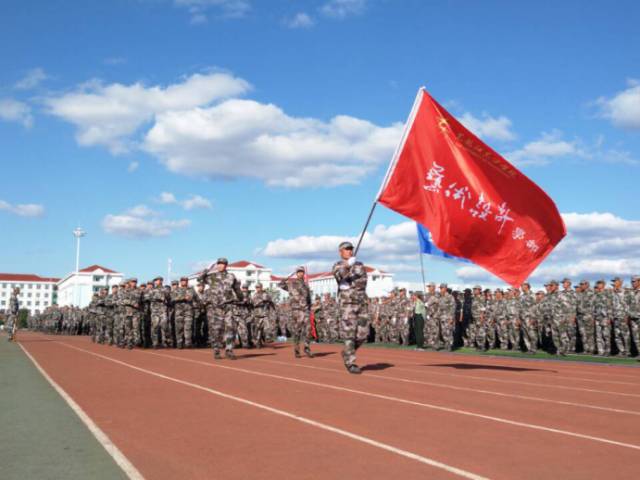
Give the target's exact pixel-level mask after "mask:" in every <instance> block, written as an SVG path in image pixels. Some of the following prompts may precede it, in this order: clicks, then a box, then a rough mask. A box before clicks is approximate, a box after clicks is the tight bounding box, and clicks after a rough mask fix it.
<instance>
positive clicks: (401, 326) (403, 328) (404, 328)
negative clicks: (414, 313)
mask: <svg viewBox="0 0 640 480" xmlns="http://www.w3.org/2000/svg"><path fill="white" fill-rule="evenodd" d="M410 332H411V326H410V325H409V319H408V318H401V319H400V320H399V321H398V336H399V337H400V338H399V340H400V341H401V342H402V345H405V346H406V345H409V335H410Z"/></svg>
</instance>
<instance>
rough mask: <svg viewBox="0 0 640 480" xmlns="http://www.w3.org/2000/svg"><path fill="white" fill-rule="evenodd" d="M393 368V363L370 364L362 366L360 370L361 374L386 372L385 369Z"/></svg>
mask: <svg viewBox="0 0 640 480" xmlns="http://www.w3.org/2000/svg"><path fill="white" fill-rule="evenodd" d="M391 367H395V365H394V364H393V363H372V364H371V365H363V366H362V367H361V370H362V371H363V372H366V371H372V372H375V371H378V370H386V369H387V368H391Z"/></svg>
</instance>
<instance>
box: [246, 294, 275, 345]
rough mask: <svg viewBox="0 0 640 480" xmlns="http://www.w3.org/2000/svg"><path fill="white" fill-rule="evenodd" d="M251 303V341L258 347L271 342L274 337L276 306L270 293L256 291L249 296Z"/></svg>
mask: <svg viewBox="0 0 640 480" xmlns="http://www.w3.org/2000/svg"><path fill="white" fill-rule="evenodd" d="M251 303H252V305H253V332H252V333H253V335H252V336H253V341H254V342H255V343H256V346H257V347H258V348H260V347H262V345H263V344H264V343H265V342H267V343H268V342H273V340H274V337H275V321H274V320H275V318H274V317H275V314H276V308H275V305H274V304H273V300H272V298H271V295H269V293H267V292H265V291H261V292H260V291H257V290H256V292H255V293H254V294H253V296H252V297H251Z"/></svg>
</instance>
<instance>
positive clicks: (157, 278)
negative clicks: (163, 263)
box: [153, 275, 164, 282]
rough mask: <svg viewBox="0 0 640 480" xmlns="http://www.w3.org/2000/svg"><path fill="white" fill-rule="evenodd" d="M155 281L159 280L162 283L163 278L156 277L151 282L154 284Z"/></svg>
mask: <svg viewBox="0 0 640 480" xmlns="http://www.w3.org/2000/svg"><path fill="white" fill-rule="evenodd" d="M156 280H160V281H163V280H164V278H162V277H161V276H160V275H158V276H157V277H156V278H154V279H153V281H154V282H155V281H156Z"/></svg>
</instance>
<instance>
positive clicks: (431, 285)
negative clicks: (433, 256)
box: [427, 282, 436, 287]
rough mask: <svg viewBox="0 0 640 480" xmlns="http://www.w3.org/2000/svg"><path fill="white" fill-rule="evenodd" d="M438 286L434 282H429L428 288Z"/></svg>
mask: <svg viewBox="0 0 640 480" xmlns="http://www.w3.org/2000/svg"><path fill="white" fill-rule="evenodd" d="M435 286H436V284H435V283H434V282H429V283H427V287H435Z"/></svg>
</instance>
